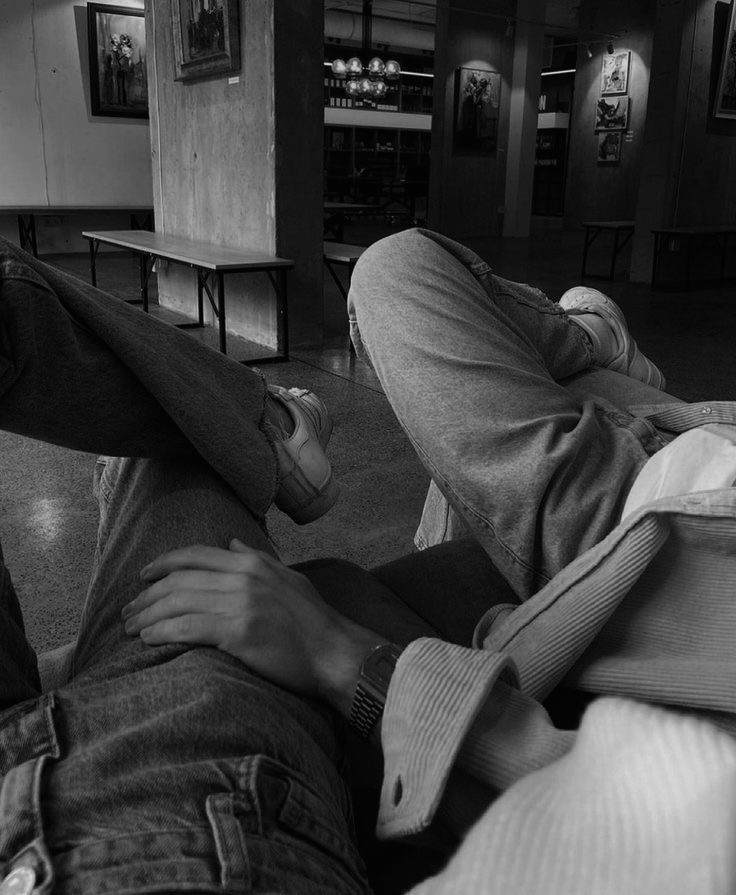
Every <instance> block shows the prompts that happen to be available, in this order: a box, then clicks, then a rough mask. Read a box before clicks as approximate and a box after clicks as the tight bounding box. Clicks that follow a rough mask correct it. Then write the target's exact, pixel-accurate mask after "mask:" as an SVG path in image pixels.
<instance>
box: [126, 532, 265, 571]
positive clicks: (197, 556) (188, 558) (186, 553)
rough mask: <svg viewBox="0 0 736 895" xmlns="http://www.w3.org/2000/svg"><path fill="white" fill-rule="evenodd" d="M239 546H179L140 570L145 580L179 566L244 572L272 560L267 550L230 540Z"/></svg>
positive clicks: (174, 569) (175, 569) (179, 567)
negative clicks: (227, 548)
mask: <svg viewBox="0 0 736 895" xmlns="http://www.w3.org/2000/svg"><path fill="white" fill-rule="evenodd" d="M232 543H237V544H238V545H239V547H238V549H237V550H234V549H230V550H223V549H222V548H220V547H208V546H205V545H203V544H194V545H192V546H189V547H179V548H178V549H176V550H170V551H169V552H168V553H164V554H163V555H162V556H159V557H158V558H157V559H154V560H153V562H150V563H149V564H148V565H147V566H144V567H143V569H141V578H142V579H143V580H144V581H156V580H158V579H160V578H163V577H165V576H166V575H169V574H171V572H175V571H178V570H182V569H200V570H208V571H212V572H243V571H247V570H248V568H249V567H252V566H254V565H256V564H258V563H266V564H269V565H270V564H272V563H274V562H275V560H274V558H273V557H272V556H269V554H268V553H263V552H262V551H260V550H253V549H252V548H251V547H246V545H245V544H243V543H242V542H241V541H235V540H234V541H233V542H232Z"/></svg>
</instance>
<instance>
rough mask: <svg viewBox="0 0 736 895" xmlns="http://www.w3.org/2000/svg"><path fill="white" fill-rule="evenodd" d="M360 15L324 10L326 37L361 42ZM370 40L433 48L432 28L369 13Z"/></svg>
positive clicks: (388, 44) (388, 43)
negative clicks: (370, 15)
mask: <svg viewBox="0 0 736 895" xmlns="http://www.w3.org/2000/svg"><path fill="white" fill-rule="evenodd" d="M361 19H362V16H361V15H360V14H356V13H352V12H342V11H341V10H336V9H335V10H327V11H326V12H325V39H326V40H327V41H329V40H330V39H333V40H339V41H341V42H349V43H350V44H353V45H355V46H356V47H359V46H362V45H363V23H362V22H361ZM372 25H373V27H372V40H373V44H374V46H376V47H377V46H378V44H381V45H387V46H390V47H391V48H392V49H397V48H401V49H405V50H413V51H418V50H427V51H429V52H432V51H433V50H434V28H433V27H432V26H431V25H424V24H421V23H414V22H403V21H400V20H397V19H390V18H382V17H381V16H377V15H375V14H374V15H373V16H372Z"/></svg>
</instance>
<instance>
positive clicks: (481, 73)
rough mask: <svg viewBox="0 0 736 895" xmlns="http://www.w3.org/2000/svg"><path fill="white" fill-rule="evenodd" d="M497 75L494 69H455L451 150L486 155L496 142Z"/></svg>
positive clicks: (499, 88)
mask: <svg viewBox="0 0 736 895" xmlns="http://www.w3.org/2000/svg"><path fill="white" fill-rule="evenodd" d="M500 100H501V75H500V73H499V72H496V71H486V70H484V69H477V68H458V69H457V70H456V72H455V123H454V132H453V149H454V151H455V152H461V153H466V154H468V155H488V154H489V153H492V152H495V150H496V146H497V145H498V112H499V107H500V104H501V103H500Z"/></svg>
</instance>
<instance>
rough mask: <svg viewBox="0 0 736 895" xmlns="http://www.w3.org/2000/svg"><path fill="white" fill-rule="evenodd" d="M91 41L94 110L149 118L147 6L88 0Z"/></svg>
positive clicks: (102, 112)
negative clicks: (117, 4) (109, 3)
mask: <svg viewBox="0 0 736 895" xmlns="http://www.w3.org/2000/svg"><path fill="white" fill-rule="evenodd" d="M87 43H88V47H89V86H90V111H91V112H92V114H93V115H105V116H110V115H112V116H117V117H118V118H148V78H147V74H146V28H145V20H144V16H143V10H142V9H131V8H130V7H128V6H108V5H107V4H103V3H88V4H87Z"/></svg>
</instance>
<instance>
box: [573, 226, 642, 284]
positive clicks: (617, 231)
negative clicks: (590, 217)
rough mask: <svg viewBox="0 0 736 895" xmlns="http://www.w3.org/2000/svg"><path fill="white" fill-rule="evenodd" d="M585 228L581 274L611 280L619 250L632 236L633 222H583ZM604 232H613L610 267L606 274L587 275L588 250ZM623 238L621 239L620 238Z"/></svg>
mask: <svg viewBox="0 0 736 895" xmlns="http://www.w3.org/2000/svg"><path fill="white" fill-rule="evenodd" d="M583 227H585V246H584V248H583V267H582V274H583V278H585V277H591V278H594V277H599V278H600V279H603V280H612V279H613V278H614V275H615V273H616V260H617V259H618V256H619V255H620V254H621V250H622V249H623V248H624V246H626V244H627V243H628V242H629V240H630V239H631V237H632V236H633V235H634V221H583ZM605 231H613V250H612V253H611V266H610V269H609V271H608V274H607V275H606V274H592V273H588V249H589V248H590V247H591V245H592V244H593V243H594V242H595V240H596V239H597V238H598V237H599V236H600V235H601V233H603V232H605ZM622 236H623V239H621V237H622Z"/></svg>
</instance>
